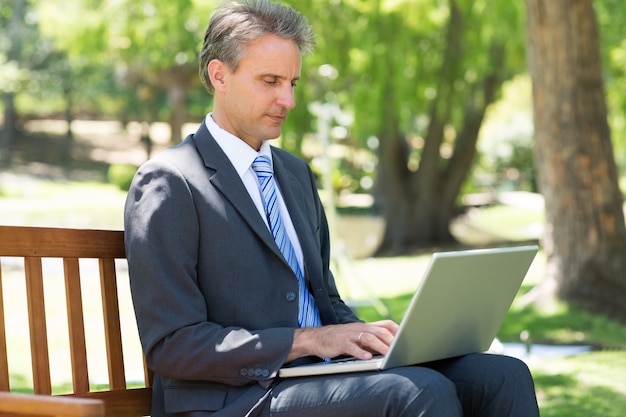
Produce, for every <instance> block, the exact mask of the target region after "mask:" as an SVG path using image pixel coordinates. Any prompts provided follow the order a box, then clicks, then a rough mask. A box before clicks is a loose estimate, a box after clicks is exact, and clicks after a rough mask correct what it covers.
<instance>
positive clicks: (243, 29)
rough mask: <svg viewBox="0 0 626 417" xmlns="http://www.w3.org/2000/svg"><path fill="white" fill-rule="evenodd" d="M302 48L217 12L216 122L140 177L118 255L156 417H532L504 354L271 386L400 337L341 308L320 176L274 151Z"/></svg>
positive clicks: (287, 32) (268, 21)
mask: <svg viewBox="0 0 626 417" xmlns="http://www.w3.org/2000/svg"><path fill="white" fill-rule="evenodd" d="M312 47H313V34H312V32H311V29H310V27H309V25H308V23H307V22H306V20H305V19H304V18H303V17H302V16H301V15H299V14H298V13H297V12H295V11H294V10H293V9H291V8H288V7H285V6H282V5H280V4H278V3H271V2H269V1H268V0H257V1H254V0H250V1H243V2H241V3H235V2H231V3H228V4H225V5H223V6H222V7H221V8H219V9H218V10H217V11H216V13H215V14H214V15H213V17H212V19H211V22H210V24H209V27H208V29H207V31H206V35H205V40H204V45H203V47H202V52H201V63H200V74H201V78H202V81H203V83H204V84H205V86H206V87H207V89H208V90H209V92H210V93H213V94H214V106H213V111H212V113H210V114H209V115H207V117H206V119H205V121H204V123H202V125H201V126H200V127H199V129H198V131H197V132H196V133H195V134H193V135H190V136H188V137H187V138H186V139H185V141H184V142H183V143H182V144H180V145H178V146H175V147H173V148H171V149H169V150H166V151H164V152H162V153H161V154H160V155H158V156H157V157H156V158H154V159H153V160H151V161H149V162H147V163H146V164H144V166H143V167H141V168H140V169H139V171H138V172H137V174H136V176H135V179H134V181H133V184H132V186H131V189H130V192H129V195H128V199H127V203H126V209H125V228H126V247H127V255H128V262H129V268H130V276H131V289H132V295H133V302H134V304H135V310H136V315H137V322H138V326H139V332H140V338H141V341H142V345H143V349H144V352H145V356H146V360H147V363H148V366H149V367H150V368H151V369H152V370H153V371H154V373H155V378H154V383H153V405H152V415H153V416H154V417H159V416H174V415H176V416H178V415H180V416H211V415H213V416H237V417H239V416H244V415H266V416H267V415H280V416H299V417H305V416H334V415H342V416H418V415H419V416H427V415H429V416H439V417H441V416H444V417H445V416H461V415H466V416H498V417H502V416H524V417H528V416H537V415H538V411H537V402H536V399H535V394H534V388H533V383H532V379H531V377H530V374H529V372H528V369H527V368H526V367H525V365H523V364H522V363H521V362H519V361H517V360H514V359H511V358H505V357H500V356H491V355H468V356H465V357H463V358H458V359H453V360H448V361H440V362H436V363H432V364H428V365H427V366H412V367H404V368H397V369H392V370H388V371H383V372H364V373H354V374H345V375H335V376H320V377H306V378H289V379H284V380H282V379H280V378H277V377H276V376H277V372H278V370H279V369H280V368H281V367H282V366H283V365H284V364H286V363H291V362H293V361H311V360H321V359H320V358H332V357H335V356H340V355H353V356H355V357H358V358H363V359H367V358H370V357H371V356H372V354H373V353H381V354H384V353H386V352H387V350H388V348H389V345H390V343H391V341H392V339H393V337H394V334H395V332H396V330H397V325H396V324H395V323H393V322H392V321H381V322H376V323H363V322H361V321H359V319H358V318H357V317H356V316H355V315H354V314H353V312H352V311H351V310H350V309H349V308H348V307H347V306H346V305H345V304H344V303H343V301H342V300H341V298H340V296H339V294H338V292H337V289H336V287H335V283H334V279H333V276H332V273H331V272H330V270H329V253H330V250H329V245H330V243H329V241H328V238H329V236H328V225H327V222H326V218H325V215H324V210H323V208H322V205H321V203H320V200H319V198H318V194H317V190H316V185H315V178H314V176H313V174H312V172H311V170H310V169H309V167H308V165H307V164H306V163H305V162H303V161H301V160H299V159H297V158H295V157H294V156H292V155H290V154H288V153H286V152H285V151H282V150H280V149H277V148H274V147H271V146H270V145H269V141H270V140H271V139H274V138H276V137H278V136H279V135H280V132H281V126H282V124H283V122H284V121H285V118H286V117H287V114H288V112H289V110H290V109H292V108H293V107H294V106H295V101H294V94H293V89H294V87H295V84H296V83H297V81H298V80H299V78H300V66H301V55H302V53H304V52H308V51H309V50H311V49H312ZM259 157H260V158H259ZM266 205H267V207H266ZM274 235H276V236H274ZM275 238H276V240H275Z"/></svg>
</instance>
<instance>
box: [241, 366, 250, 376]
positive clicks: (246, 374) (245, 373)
mask: <svg viewBox="0 0 626 417" xmlns="http://www.w3.org/2000/svg"><path fill="white" fill-rule="evenodd" d="M239 375H241V376H248V370H247V369H246V368H241V369H240V370H239Z"/></svg>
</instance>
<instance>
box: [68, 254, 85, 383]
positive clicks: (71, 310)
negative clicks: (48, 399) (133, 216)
mask: <svg viewBox="0 0 626 417" xmlns="http://www.w3.org/2000/svg"><path fill="white" fill-rule="evenodd" d="M63 270H64V272H65V298H66V305H67V324H68V330H69V338H70V358H71V360H72V383H73V388H74V392H75V393H79V394H82V393H85V392H89V370H88V367H87V344H86V342H85V323H84V319H83V317H84V316H83V299H82V295H81V286H80V267H79V262H78V258H65V259H63Z"/></svg>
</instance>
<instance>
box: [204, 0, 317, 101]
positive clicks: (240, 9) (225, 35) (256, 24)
mask: <svg viewBox="0 0 626 417" xmlns="http://www.w3.org/2000/svg"><path fill="white" fill-rule="evenodd" d="M264 35H276V36H279V37H281V38H284V39H289V40H293V41H294V42H296V44H297V45H298V48H299V49H300V51H301V52H302V53H309V52H312V51H313V48H314V46H315V35H314V33H313V30H312V29H311V26H310V25H309V23H308V21H307V19H306V18H305V17H304V16H302V15H301V14H300V13H298V12H297V11H295V10H294V9H292V8H291V7H288V6H285V5H282V4H280V3H274V2H272V1H270V0H239V1H230V2H228V3H224V4H222V6H220V7H219V8H218V9H217V10H216V11H215V13H214V14H213V16H212V17H211V21H210V22H209V26H208V27H207V30H206V32H205V34H204V43H203V44H202V50H201V51H200V80H201V81H202V84H204V86H205V87H206V89H207V91H208V92H209V93H211V94H213V93H214V92H215V89H214V88H213V85H212V84H211V80H210V78H209V73H208V69H207V68H208V65H209V62H211V61H212V60H213V59H219V60H220V61H222V62H223V63H224V64H226V66H228V68H229V69H230V70H231V71H236V70H237V67H238V66H239V61H240V60H241V56H242V54H243V49H244V47H245V46H246V45H247V44H248V43H250V42H252V41H254V40H256V39H258V38H260V37H262V36H264Z"/></svg>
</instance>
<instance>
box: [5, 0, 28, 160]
mask: <svg viewBox="0 0 626 417" xmlns="http://www.w3.org/2000/svg"><path fill="white" fill-rule="evenodd" d="M27 6H28V5H27V3H26V0H17V2H16V3H15V5H14V6H13V10H12V15H11V16H10V18H9V19H8V22H4V24H6V26H7V35H8V39H7V40H8V44H9V48H8V50H7V54H6V55H7V56H6V60H7V61H8V63H13V64H14V67H15V64H16V63H19V61H20V59H21V55H22V43H23V42H24V40H25V39H24V38H25V33H26V26H27V25H26V24H25V22H24V17H25V15H26V8H27ZM0 7H2V8H3V9H5V10H6V11H11V9H10V8H7V7H6V6H0ZM3 15H4V13H2V16H0V17H3ZM2 20H4V19H2ZM18 65H19V64H18ZM15 72H17V71H15ZM16 78H17V77H16ZM13 84H18V83H13ZM0 87H2V86H0ZM15 90H16V88H15V86H12V87H11V86H5V91H4V92H3V94H2V98H3V104H4V128H3V129H2V132H0V166H2V165H8V164H9V163H10V161H11V153H12V152H11V149H12V146H13V142H14V140H15V136H16V126H15V123H16V118H17V117H16V111H15V93H16V91H15Z"/></svg>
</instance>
